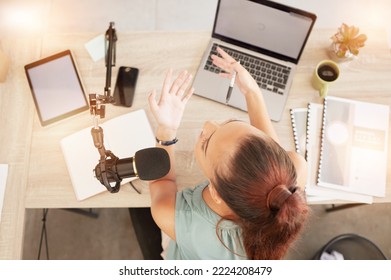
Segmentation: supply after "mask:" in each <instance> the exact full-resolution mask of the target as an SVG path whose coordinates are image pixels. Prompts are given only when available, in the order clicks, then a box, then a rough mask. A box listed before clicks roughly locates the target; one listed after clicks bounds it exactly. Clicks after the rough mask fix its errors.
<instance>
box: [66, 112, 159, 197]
mask: <svg viewBox="0 0 391 280" xmlns="http://www.w3.org/2000/svg"><path fill="white" fill-rule="evenodd" d="M100 126H101V127H102V129H103V134H104V145H105V148H106V150H110V151H111V152H113V153H114V155H116V156H117V157H118V158H120V159H121V158H129V157H133V156H134V154H135V153H136V152H137V151H138V150H141V149H144V148H149V147H154V146H155V136H154V133H153V131H152V128H151V125H150V123H149V120H148V118H147V115H146V113H145V111H144V110H138V111H134V112H130V113H128V114H125V115H122V116H119V117H116V118H113V119H111V120H108V121H106V122H104V123H103V124H101V125H100ZM91 128H92V126H91V127H88V128H86V129H83V130H81V131H79V132H76V133H74V134H72V135H69V136H67V137H65V138H63V139H62V140H61V149H62V151H63V154H64V158H65V161H66V165H67V168H68V172H69V176H70V177H71V181H72V185H73V189H74V192H75V195H76V198H77V200H84V199H86V198H88V197H91V196H94V195H96V194H99V193H101V192H104V191H107V189H106V187H105V186H103V185H102V184H101V183H100V182H99V181H98V179H96V178H95V174H94V173H93V170H94V168H95V166H96V165H97V164H98V162H99V157H100V156H99V152H98V149H97V148H96V147H95V146H94V142H93V140H92V136H91ZM132 179H134V178H128V179H126V180H123V181H122V182H121V184H125V183H128V182H130V181H131V180H132Z"/></svg>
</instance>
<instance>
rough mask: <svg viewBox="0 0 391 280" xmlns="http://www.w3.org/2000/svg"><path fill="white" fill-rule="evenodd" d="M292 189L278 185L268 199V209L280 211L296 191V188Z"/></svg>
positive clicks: (270, 192)
mask: <svg viewBox="0 0 391 280" xmlns="http://www.w3.org/2000/svg"><path fill="white" fill-rule="evenodd" d="M290 189H291V190H290ZM290 189H288V188H287V187H286V186H285V185H278V186H276V187H274V188H273V189H271V191H269V193H268V194H267V197H266V207H267V208H268V209H270V210H279V209H280V208H281V206H282V205H283V204H284V202H285V200H287V198H288V197H290V196H291V195H292V193H294V192H295V191H296V188H294V187H293V188H290Z"/></svg>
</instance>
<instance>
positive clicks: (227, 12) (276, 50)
mask: <svg viewBox="0 0 391 280" xmlns="http://www.w3.org/2000/svg"><path fill="white" fill-rule="evenodd" d="M315 20H316V15H315V14H313V13H310V12H307V11H303V10H299V9H296V8H292V7H289V6H285V5H282V4H279V3H275V2H271V1H264V0H219V1H218V4H217V10H216V16H215V22H214V27H213V33H212V38H211V40H210V43H209V45H208V47H207V49H206V51H205V53H204V56H203V58H202V60H201V63H200V66H199V68H198V70H197V73H196V75H195V78H194V82H193V87H194V88H195V94H196V95H198V96H202V97H205V98H208V99H211V100H214V101H217V102H220V103H224V104H225V103H226V96H227V91H228V87H229V83H230V81H229V79H226V78H222V77H220V76H219V75H218V73H219V72H220V69H219V68H217V67H215V66H214V65H213V63H212V60H211V58H210V56H211V54H217V51H216V47H217V46H219V47H221V48H222V49H223V50H225V51H226V52H228V54H230V55H231V56H233V57H234V58H235V59H236V60H237V61H240V63H241V64H242V65H243V66H244V67H245V68H246V69H247V70H248V71H249V72H250V74H251V75H252V76H253V77H254V79H255V80H256V81H257V83H258V85H259V87H260V88H261V91H262V93H263V96H264V99H265V103H266V107H267V109H268V112H269V116H270V118H271V120H273V121H279V120H280V119H281V117H282V113H283V111H284V108H285V104H286V100H287V98H288V93H289V89H290V87H291V84H292V80H293V76H294V73H295V71H296V67H297V64H298V62H299V60H300V56H301V54H302V52H303V49H304V47H305V45H306V42H307V39H308V37H309V35H310V33H311V30H312V28H313V26H314V24H315ZM227 105H229V106H232V107H235V108H238V109H241V110H244V111H247V106H246V101H245V98H244V96H243V95H242V94H241V93H240V91H239V89H238V88H237V87H236V86H234V90H233V92H232V95H231V98H230V100H229V102H228V103H227Z"/></svg>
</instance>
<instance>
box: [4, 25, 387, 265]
mask: <svg viewBox="0 0 391 280" xmlns="http://www.w3.org/2000/svg"><path fill="white" fill-rule="evenodd" d="M334 32H335V30H314V31H313V33H312V35H311V37H310V39H309V42H308V44H307V47H306V49H305V50H304V53H303V56H302V58H301V62H300V64H299V67H298V71H297V73H296V76H295V78H294V83H293V85H292V89H291V93H290V97H289V99H288V103H287V106H286V109H285V112H284V115H283V118H282V120H281V121H280V122H278V123H274V126H275V128H276V130H277V133H278V135H279V137H280V138H281V140H282V144H283V146H284V147H285V148H287V149H291V150H293V148H294V145H293V139H292V129H291V123H290V119H289V112H288V110H289V109H290V108H296V107H304V106H306V105H307V103H308V102H318V103H321V99H320V98H319V96H318V93H317V91H316V90H315V89H313V88H312V86H311V76H312V72H313V70H314V67H315V65H316V64H317V62H318V61H320V60H322V59H326V58H328V53H327V51H328V47H329V45H330V43H331V41H330V36H331V35H332V34H334ZM363 32H365V33H367V35H368V38H369V39H368V43H367V45H366V46H365V48H364V49H363V50H362V52H361V54H360V57H359V58H358V59H357V60H354V61H351V62H348V63H345V64H341V77H340V79H339V80H338V82H337V83H336V84H335V85H334V86H333V87H332V88H331V89H330V91H329V94H330V95H335V96H340V97H346V98H352V99H356V100H366V101H371V102H379V103H383V104H388V105H391V96H390V94H391V80H390V77H391V55H390V50H389V47H388V46H387V43H386V34H385V32H383V31H378V30H368V31H367V30H363ZM96 35H98V34H65V35H48V36H46V37H44V38H43V41H42V51H41V55H42V56H47V55H50V54H53V53H56V52H59V51H61V50H64V49H68V48H69V49H71V50H73V52H74V54H75V58H76V61H77V63H78V65H79V69H80V73H81V76H82V79H83V81H84V84H85V88H86V91H87V93H93V92H95V93H102V92H103V87H104V84H105V78H104V77H105V67H104V62H103V61H99V62H97V63H93V62H92V60H91V59H90V57H89V55H88V53H87V51H86V50H85V48H84V44H85V43H86V42H87V41H89V40H90V39H92V38H93V37H95V36H96ZM209 36H210V33H209V32H178V33H172V32H170V33H167V32H148V33H144V32H138V33H132V34H121V33H119V34H118V37H119V40H118V42H117V66H116V67H115V68H114V69H113V80H112V85H114V84H115V77H116V74H117V70H118V68H119V66H122V65H124V66H133V67H137V68H139V69H140V76H139V80H138V84H137V92H136V96H135V100H134V105H133V106H132V108H122V107H115V106H111V105H110V106H107V110H106V111H107V113H106V120H108V119H110V118H113V117H115V116H118V115H121V114H124V113H126V112H129V111H132V110H136V109H140V108H142V109H145V110H146V112H147V113H148V115H149V117H150V121H151V124H152V126H153V127H156V123H155V122H154V119H153V118H152V116H151V114H150V112H149V109H148V104H147V95H148V94H149V92H150V91H151V90H152V89H154V88H155V89H157V90H160V87H161V85H162V82H163V79H164V74H165V71H166V69H168V68H169V67H172V68H173V69H174V70H175V72H176V73H178V72H179V71H180V70H182V69H188V70H189V71H190V72H192V73H195V71H196V69H197V66H198V64H199V62H200V59H201V56H202V54H203V51H204V49H205V48H206V45H207V43H208V38H209ZM37 58H38V56H35V57H34V59H37ZM24 63H27V61H25V62H24ZM18 75H22V74H21V73H19V72H18ZM19 79H20V83H25V84H24V85H23V86H20V87H19V88H18V90H24V91H25V92H23V94H22V93H20V92H19V93H18V94H20V95H22V96H24V98H26V96H28V95H29V92H28V87H27V82H26V81H25V80H23V78H19ZM0 98H1V97H0ZM27 99H28V102H26V100H23V102H24V103H23V104H25V106H26V108H27V112H23V114H25V115H27V116H33V119H34V121H33V122H32V121H31V120H28V121H27V123H26V125H27V131H30V133H27V135H23V136H25V137H26V139H24V140H23V141H22V140H19V141H22V142H23V143H22V144H20V146H21V147H22V149H24V151H25V152H24V154H23V162H22V163H21V170H22V172H21V173H20V178H18V180H20V181H17V178H16V177H17V175H16V174H14V173H13V172H14V171H12V170H13V167H12V166H11V173H12V174H10V178H9V181H10V180H16V181H17V182H16V183H15V186H13V187H16V188H17V189H18V190H19V192H20V195H19V196H17V195H12V194H11V195H9V194H8V190H9V189H10V188H11V187H10V186H9V185H8V188H7V197H6V199H7V205H8V206H7V208H6V211H5V212H4V210H3V219H4V218H5V220H6V221H7V220H8V222H9V223H10V225H9V226H7V228H9V229H7V230H3V223H2V226H1V227H2V228H1V233H2V235H3V233H4V235H7V236H8V237H9V238H5V237H3V236H1V237H0V258H11V259H13V258H20V256H21V248H22V247H21V244H22V241H21V239H22V234H21V232H22V231H23V221H24V218H23V215H24V212H23V211H24V207H25V208H89V207H92V208H95V207H142V206H148V205H149V203H150V200H149V194H148V188H147V183H146V182H141V181H138V182H136V185H137V186H138V187H140V188H142V192H143V194H141V195H139V194H137V193H136V192H135V191H133V189H131V188H130V187H129V186H126V185H125V186H123V187H122V188H121V191H120V192H119V193H117V194H110V193H107V192H105V193H102V194H99V195H97V196H95V197H92V198H89V199H86V200H84V201H77V200H76V198H75V196H74V193H73V188H72V185H71V182H70V178H69V176H68V172H67V169H66V165H65V161H64V159H63V156H62V153H61V149H60V144H59V142H60V140H61V139H62V138H63V137H65V136H67V135H69V134H71V133H73V132H76V131H78V130H81V129H83V128H86V127H90V126H92V119H91V117H90V115H89V112H84V113H82V114H80V115H78V116H76V117H73V118H72V119H69V120H66V121H63V122H61V123H58V124H55V125H52V126H50V127H45V128H42V127H41V126H40V124H39V121H38V118H37V115H36V113H35V112H33V113H32V111H33V110H34V108H33V104H32V99H31V97H30V96H29V97H27ZM13 106H14V110H15V107H17V105H16V104H13ZM10 110H11V109H10ZM15 114H16V113H14V115H15ZM1 116H2V117H3V114H2V115H1ZM233 117H234V118H239V119H243V120H247V115H246V113H245V112H241V111H239V110H236V109H233V108H229V107H227V106H225V105H222V104H217V103H215V102H212V101H208V100H206V99H203V98H201V97H198V96H193V97H192V99H191V100H190V102H189V103H188V106H187V109H186V111H185V114H184V117H183V122H182V126H181V128H180V130H179V132H178V138H179V139H180V141H179V142H178V144H177V146H176V148H177V156H178V160H177V163H178V166H177V169H178V173H179V174H180V175H179V177H178V183H179V185H180V187H181V188H184V187H187V186H194V184H196V183H197V182H200V181H201V180H202V175H201V173H200V171H199V170H198V167H197V165H196V162H195V159H194V156H193V153H192V149H193V146H194V144H195V142H196V138H197V136H198V134H199V132H200V129H201V127H202V124H203V123H204V122H205V121H206V120H210V119H213V120H226V119H228V118H233ZM25 122H26V121H25ZM25 122H23V120H19V121H18V122H17V123H16V126H12V125H10V126H8V130H9V131H13V132H14V131H15V127H21V124H24V123H25ZM8 130H7V131H8ZM30 140H31V149H30ZM7 143H8V144H10V145H11V144H12V145H11V146H13V147H15V149H14V150H16V149H17V148H18V147H19V145H17V143H11V140H9V141H8V142H7ZM389 144H390V143H389ZM91 145H92V140H91ZM3 147H4V146H3ZM390 147H391V146H390ZM28 152H30V158H28V155H27V156H26V153H27V154H28ZM113 152H114V153H115V151H113ZM129 156H132V155H129ZM390 160H391V157H389V162H390ZM390 174H391V164H389V165H388V175H390ZM387 182H388V183H387V191H386V197H385V198H375V202H391V177H390V176H388V178H387ZM23 195H24V198H25V200H24V201H23ZM9 200H11V201H12V202H8V201H9ZM23 202H24V203H23ZM11 203H18V205H19V206H18V207H16V208H17V209H16V208H15V206H13V209H12V210H8V208H12V207H11V206H10V204H11ZM9 211H15V212H16V213H8V212H9ZM18 217H19V218H18ZM14 218H16V219H15V221H14V220H13V219H14ZM18 223H19V224H18ZM14 233H17V235H16V238H17V239H18V240H17V241H14V240H12V238H14V236H15V235H14ZM4 250H5V253H3V251H4Z"/></svg>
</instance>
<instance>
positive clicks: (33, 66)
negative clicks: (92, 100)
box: [25, 50, 88, 126]
mask: <svg viewBox="0 0 391 280" xmlns="http://www.w3.org/2000/svg"><path fill="white" fill-rule="evenodd" d="M25 71H26V75H27V79H28V81H29V85H30V89H31V93H32V95H33V99H34V103H35V107H36V109H37V112H38V116H39V120H40V122H41V124H42V126H45V125H48V124H51V123H53V122H56V121H59V120H62V119H64V118H68V117H70V116H73V115H75V114H78V113H80V112H82V111H85V110H87V109H88V102H87V99H86V96H85V93H84V89H83V86H82V83H81V80H80V76H79V74H78V71H77V68H76V65H75V62H74V59H73V56H72V53H71V51H70V50H66V51H63V52H60V53H58V54H55V55H52V56H49V57H46V58H43V59H40V60H38V61H36V62H33V63H30V64H28V65H26V66H25Z"/></svg>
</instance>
